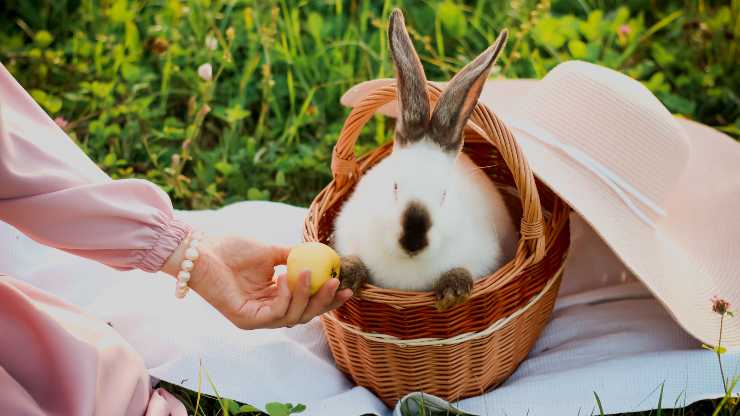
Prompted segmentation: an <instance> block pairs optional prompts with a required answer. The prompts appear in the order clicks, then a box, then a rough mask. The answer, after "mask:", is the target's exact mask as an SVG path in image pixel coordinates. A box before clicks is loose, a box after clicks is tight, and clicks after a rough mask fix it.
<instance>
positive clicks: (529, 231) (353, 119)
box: [331, 83, 546, 263]
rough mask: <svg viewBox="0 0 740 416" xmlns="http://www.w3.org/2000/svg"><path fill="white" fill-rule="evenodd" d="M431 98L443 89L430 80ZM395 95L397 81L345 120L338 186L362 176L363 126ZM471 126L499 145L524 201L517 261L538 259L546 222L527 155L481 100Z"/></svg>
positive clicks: (336, 157)
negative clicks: (359, 146) (360, 148)
mask: <svg viewBox="0 0 740 416" xmlns="http://www.w3.org/2000/svg"><path fill="white" fill-rule="evenodd" d="M427 92H428V94H429V98H430V100H431V101H432V104H434V103H435V102H436V101H437V99H438V98H439V96H440V94H441V93H442V92H441V90H440V89H439V88H437V87H436V86H434V85H433V84H431V83H427ZM395 99H396V84H395V83H393V84H390V85H386V86H383V87H380V88H378V89H376V90H375V91H373V92H371V93H369V94H368V95H366V96H365V97H364V98H363V99H362V100H360V101H359V102H358V103H357V105H355V107H354V108H353V109H352V111H351V112H350V114H349V116H348V117H347V119H346V120H345V122H344V126H343V127H342V131H341V132H340V133H339V139H338V140H337V144H336V145H335V146H334V151H333V152H332V161H331V171H332V175H333V177H334V182H335V183H336V185H337V187H339V188H342V187H344V186H348V185H351V184H353V183H354V180H355V178H359V176H360V168H359V164H358V163H357V158H356V156H355V143H356V142H357V138H358V137H359V135H360V131H361V130H362V127H363V126H364V125H365V123H367V121H368V120H370V118H371V117H372V116H373V115H374V114H375V111H376V110H377V109H378V108H380V107H381V106H383V105H384V104H387V103H389V102H391V101H393V100H395ZM467 127H468V128H472V129H473V130H475V131H476V132H478V133H479V134H481V136H482V137H483V139H484V140H486V141H487V142H489V143H491V144H493V145H494V146H496V148H497V149H498V150H499V152H500V153H501V156H502V157H503V159H504V161H505V162H506V166H507V167H508V168H509V170H510V171H511V173H512V176H513V177H514V184H515V186H516V188H517V190H518V191H519V196H520V198H521V202H522V221H521V224H520V233H521V236H522V238H521V240H520V244H519V246H518V247H517V253H516V257H515V263H521V262H523V261H524V260H525V259H526V258H527V257H528V256H527V254H528V253H532V254H534V262H535V263H537V262H539V261H540V260H542V258H543V257H544V256H545V247H546V241H545V222H544V216H543V213H542V204H541V203H540V196H539V193H538V192H537V185H536V183H535V180H534V175H533V174H532V170H531V169H530V167H529V164H528V163H527V159H526V158H525V157H524V155H523V154H522V151H521V149H520V148H519V145H518V144H517V142H516V140H515V139H514V136H513V135H512V134H511V131H510V130H509V128H508V127H507V126H506V125H505V124H504V123H503V122H502V121H501V120H500V119H499V118H498V117H497V116H496V115H495V114H494V113H493V112H492V111H491V110H490V109H489V108H488V107H486V106H485V105H484V104H482V103H481V102H480V101H479V102H478V103H477V104H476V106H475V108H474V110H473V111H472V113H471V116H470V120H468V125H467Z"/></svg>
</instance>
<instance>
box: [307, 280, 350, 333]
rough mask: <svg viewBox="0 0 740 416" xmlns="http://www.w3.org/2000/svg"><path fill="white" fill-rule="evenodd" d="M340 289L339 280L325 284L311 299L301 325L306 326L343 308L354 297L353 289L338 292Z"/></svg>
mask: <svg viewBox="0 0 740 416" xmlns="http://www.w3.org/2000/svg"><path fill="white" fill-rule="evenodd" d="M338 287H339V281H338V280H337V279H329V280H328V281H327V282H326V283H324V285H323V286H322V287H321V289H319V291H318V292H317V293H316V295H314V297H313V298H311V301H310V302H309V304H308V306H307V307H306V311H305V312H304V313H303V316H302V317H301V323H304V324H305V323H307V322H308V321H310V320H311V319H313V318H315V317H316V316H318V315H321V314H324V313H326V312H329V311H331V310H333V309H336V308H338V307H340V306H342V305H343V304H344V302H346V301H347V300H348V299H349V298H351V297H352V289H343V290H340V291H337V288H338Z"/></svg>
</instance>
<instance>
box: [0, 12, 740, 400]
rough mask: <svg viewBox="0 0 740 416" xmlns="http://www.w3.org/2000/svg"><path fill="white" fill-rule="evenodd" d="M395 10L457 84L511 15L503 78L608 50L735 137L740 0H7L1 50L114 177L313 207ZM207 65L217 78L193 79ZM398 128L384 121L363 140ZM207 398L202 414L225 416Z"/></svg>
mask: <svg viewBox="0 0 740 416" xmlns="http://www.w3.org/2000/svg"><path fill="white" fill-rule="evenodd" d="M394 6H400V7H402V8H403V9H404V11H405V14H406V20H407V22H408V25H409V27H410V30H411V35H412V38H413V40H414V43H415V45H416V48H417V50H418V51H419V53H420V56H421V58H422V61H423V64H424V67H425V69H426V72H427V75H428V77H429V78H430V79H435V80H444V79H448V78H449V77H451V76H452V75H453V74H454V73H455V71H457V70H458V69H460V68H461V67H462V66H463V65H464V64H465V63H467V62H468V61H469V60H470V59H471V58H473V57H474V56H476V55H477V54H478V53H479V52H480V51H482V50H483V49H485V48H486V46H488V45H489V44H490V43H491V42H492V41H493V40H494V39H495V37H496V35H497V34H498V33H499V31H500V30H501V29H503V28H508V29H509V30H510V31H511V34H512V36H511V40H510V42H509V45H508V46H507V48H506V51H505V53H504V54H503V56H502V58H501V59H500V61H499V64H498V65H497V67H496V68H495V69H494V71H493V74H492V77H502V76H505V77H509V78H518V77H534V78H539V77H542V76H543V75H545V74H546V73H547V71H548V70H549V69H551V68H552V67H553V66H555V65H557V64H558V63H559V62H562V61H565V60H568V59H574V58H576V59H582V60H586V61H591V62H596V63H599V64H602V65H605V66H608V67H611V68H615V69H617V70H620V71H623V72H625V73H627V74H628V75H630V76H632V77H635V78H636V79H639V80H640V81H642V82H643V83H644V84H645V85H646V86H647V87H648V88H649V89H650V90H651V91H653V92H654V93H655V94H656V95H657V96H658V97H659V98H660V99H661V100H662V102H663V103H664V104H665V105H666V106H667V107H668V108H669V109H670V110H671V111H672V112H674V113H677V114H680V115H682V116H684V117H689V118H692V119H695V120H698V121H701V122H703V123H706V124H708V125H711V126H714V127H716V128H718V129H721V130H723V131H725V132H727V133H728V134H730V135H731V136H733V137H735V138H738V137H740V98H739V97H738V95H737V94H738V91H740V71H738V70H737V66H738V64H740V46H739V45H738V42H737V41H738V38H740V19H738V16H740V1H739V0H731V1H727V0H725V1H723V2H720V1H717V2H710V1H696V0H683V1H653V0H651V1H648V0H629V1H625V2H616V1H605V0H560V1H552V2H551V1H539V2H537V1H531V0H513V1H509V0H497V1H480V0H479V1H466V2H457V1H454V2H453V1H449V0H426V1H423V2H418V1H416V2H412V1H408V0H403V1H395V2H391V1H369V0H353V1H341V0H324V1H290V0H273V1H259V2H258V1H248V0H232V1H218V0H188V1H177V0H105V1H99V0H58V1H53V2H52V1H30V0H5V1H4V2H2V4H0V61H2V62H3V64H4V65H5V66H6V67H7V68H8V69H9V70H10V71H11V72H12V73H13V74H14V75H15V76H16V77H17V79H18V80H19V81H20V82H21V84H22V85H23V86H24V87H25V88H26V89H28V90H29V91H30V92H31V93H32V95H33V96H34V98H35V99H36V100H37V101H38V102H39V103H41V105H42V106H43V107H44V108H45V109H46V110H47V111H48V113H49V114H50V115H51V116H52V117H53V118H60V123H62V124H65V129H66V130H67V132H68V133H69V134H70V136H71V137H72V138H73V139H74V140H75V141H76V142H77V143H78V144H79V146H80V147H81V148H82V149H84V151H85V152H86V153H87V154H88V155H90V157H91V158H92V159H93V160H95V161H97V162H98V164H99V165H100V167H101V168H102V169H104V170H105V171H106V172H107V173H108V174H110V175H111V176H112V177H114V178H130V177H138V178H146V179H149V180H151V181H153V182H155V183H157V184H159V185H160V186H161V187H162V188H163V189H165V190H166V191H167V192H168V193H169V195H170V196H171V198H172V200H173V202H174V204H175V206H176V207H178V208H184V209H202V208H210V207H214V206H221V205H224V204H227V203H230V202H234V201H239V200H244V199H270V200H274V201H285V202H289V203H294V204H303V205H305V204H307V203H308V202H310V200H311V199H312V197H313V196H314V195H315V194H316V192H317V191H318V190H319V189H321V188H322V187H323V186H324V185H325V184H326V183H327V181H328V180H329V179H330V170H329V159H330V155H331V149H332V146H333V145H334V143H335V140H336V137H337V135H338V133H339V131H340V129H341V127H342V122H343V120H344V118H345V116H346V115H347V113H348V111H347V109H345V108H343V107H341V106H340V105H339V98H340V96H341V94H342V93H343V92H344V91H345V90H346V89H348V88H349V87H350V86H352V85H354V84H355V83H358V82H361V81H365V80H368V79H373V78H378V77H389V76H392V74H393V72H392V68H391V66H390V59H389V56H388V51H387V45H386V39H385V25H386V21H387V16H388V13H389V11H390V10H391V8H392V7H394ZM207 44H210V45H213V44H215V48H214V49H211V48H208V47H206V45H207ZM204 63H210V64H212V66H213V73H214V79H213V80H212V81H210V82H207V81H205V80H203V79H201V78H200V77H199V76H198V74H197V69H198V67H199V66H200V65H202V64H204ZM206 109H210V111H206ZM61 119H63V120H61ZM390 133H391V123H390V122H388V121H386V120H384V119H383V118H380V117H378V118H376V119H374V120H372V121H371V122H370V123H369V124H368V125H367V126H366V127H365V129H364V131H363V135H362V138H361V141H360V144H359V145H358V151H359V152H362V151H363V150H365V149H368V148H370V147H372V146H377V145H378V144H381V143H384V142H386V141H388V140H390V137H391V135H390ZM666 151H670V149H666ZM177 393H178V394H180V395H182V396H183V397H185V399H187V400H186V401H187V402H190V401H192V402H193V405H194V404H195V396H194V395H192V394H190V393H187V392H185V391H182V390H177ZM191 399H192V400H191ZM201 400H202V402H201V403H199V406H200V408H199V411H198V413H199V414H203V415H215V414H219V412H223V410H219V409H221V407H220V406H218V402H217V401H213V400H210V399H207V398H201ZM716 404H717V403H714V402H703V403H701V404H698V405H696V406H692V407H690V408H689V409H693V410H687V411H686V413H685V414H688V415H691V414H707V412H708V410H707V409H708V407H707V406H709V408H712V409H713V408H714V406H716ZM606 405H607V406H606V410H607V411H608V403H607V404H606ZM229 406H231V405H229V404H227V409H230V410H231V411H232V413H233V411H234V408H233V407H231V408H230V407H229ZM276 409H277V408H276ZM192 410H194V408H193V409H191V411H192ZM273 410H275V409H273ZM275 411H276V412H278V411H280V410H275ZM692 412H693V413H692ZM663 414H671V413H670V412H663ZM675 414H684V413H675Z"/></svg>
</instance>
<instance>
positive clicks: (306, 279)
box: [303, 270, 311, 287]
mask: <svg viewBox="0 0 740 416" xmlns="http://www.w3.org/2000/svg"><path fill="white" fill-rule="evenodd" d="M309 285H311V272H310V271H308V270H305V271H304V272H303V286H305V287H308V286H309Z"/></svg>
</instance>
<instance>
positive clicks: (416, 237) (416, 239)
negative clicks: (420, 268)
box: [398, 201, 432, 257]
mask: <svg viewBox="0 0 740 416" xmlns="http://www.w3.org/2000/svg"><path fill="white" fill-rule="evenodd" d="M431 227H432V218H431V216H430V215H429V211H427V209H426V207H425V206H424V204H422V203H421V202H418V201H411V202H409V204H408V205H407V206H406V209H405V210H404V211H403V215H402V217H401V238H399V239H398V243H399V244H400V245H401V247H402V248H403V249H404V250H405V251H406V253H407V254H408V255H409V256H412V257H413V256H415V255H417V254H419V253H420V252H421V251H422V250H424V249H425V248H426V247H427V246H428V245H429V239H428V237H427V233H428V232H429V229H430V228H431Z"/></svg>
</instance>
